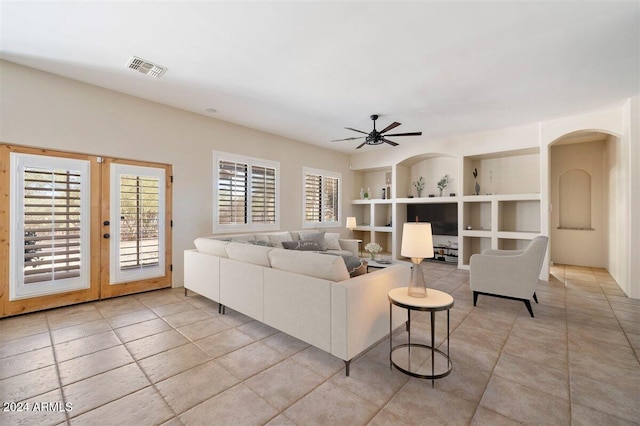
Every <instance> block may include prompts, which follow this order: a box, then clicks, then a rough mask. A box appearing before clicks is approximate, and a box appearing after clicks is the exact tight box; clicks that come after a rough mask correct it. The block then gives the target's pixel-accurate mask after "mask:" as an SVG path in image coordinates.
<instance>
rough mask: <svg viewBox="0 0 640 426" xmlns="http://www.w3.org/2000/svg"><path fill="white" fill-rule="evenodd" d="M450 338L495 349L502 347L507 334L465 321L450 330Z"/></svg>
mask: <svg viewBox="0 0 640 426" xmlns="http://www.w3.org/2000/svg"><path fill="white" fill-rule="evenodd" d="M451 339H457V340H462V341H465V342H468V343H471V344H473V345H475V346H479V347H482V348H486V349H490V350H494V351H495V350H500V349H502V347H503V346H504V344H505V341H506V340H507V334H505V333H504V332H498V333H494V332H493V331H492V330H489V329H486V328H483V327H479V326H477V325H476V324H474V323H471V322H468V321H465V322H463V323H462V324H460V325H459V326H458V327H456V329H455V330H453V331H452V332H451Z"/></svg>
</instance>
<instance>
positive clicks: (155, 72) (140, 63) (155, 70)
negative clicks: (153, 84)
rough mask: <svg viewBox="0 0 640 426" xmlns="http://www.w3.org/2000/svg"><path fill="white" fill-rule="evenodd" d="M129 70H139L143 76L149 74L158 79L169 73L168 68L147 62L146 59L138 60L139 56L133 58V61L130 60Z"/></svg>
mask: <svg viewBox="0 0 640 426" xmlns="http://www.w3.org/2000/svg"><path fill="white" fill-rule="evenodd" d="M127 68H131V69H132V70H138V71H140V72H141V73H142V74H147V75H150V76H152V77H156V78H159V77H160V76H161V75H162V74H164V73H165V71H167V68H165V67H163V66H160V65H156V64H154V63H152V62H149V61H145V60H144V59H142V58H138V57H137V56H132V57H131V59H129V62H128V63H127Z"/></svg>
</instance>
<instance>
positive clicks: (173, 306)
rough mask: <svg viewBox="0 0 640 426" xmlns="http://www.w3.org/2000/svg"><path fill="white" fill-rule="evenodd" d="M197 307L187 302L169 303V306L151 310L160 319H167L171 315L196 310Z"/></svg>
mask: <svg viewBox="0 0 640 426" xmlns="http://www.w3.org/2000/svg"><path fill="white" fill-rule="evenodd" d="M196 309H198V308H196V307H195V306H193V305H192V304H190V303H187V302H177V303H169V304H168V305H160V306H156V307H153V308H151V310H152V311H153V312H155V313H156V315H158V316H159V317H166V316H169V315H175V314H179V313H181V312H186V311H193V310H196Z"/></svg>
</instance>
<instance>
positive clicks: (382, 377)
mask: <svg viewBox="0 0 640 426" xmlns="http://www.w3.org/2000/svg"><path fill="white" fill-rule="evenodd" d="M408 380H409V376H407V375H406V374H403V373H401V372H400V371H398V370H397V369H395V368H394V369H393V370H391V369H390V368H389V367H387V366H384V365H382V364H379V363H377V362H375V361H372V360H371V359H370V358H366V357H360V358H358V359H356V360H355V361H353V362H352V363H351V367H350V372H349V376H348V377H347V376H346V375H344V374H336V375H334V376H333V377H332V378H331V379H330V380H329V383H332V384H334V385H336V386H339V387H342V388H344V389H346V390H348V391H349V392H351V393H353V394H356V395H358V396H359V397H360V398H363V399H366V400H367V401H369V402H371V403H372V404H374V405H375V406H376V407H378V408H382V407H383V406H384V405H385V404H386V403H387V402H388V401H389V400H390V399H391V398H392V397H393V395H395V393H396V392H398V390H400V388H401V387H402V386H404V384H405V383H407V381H408Z"/></svg>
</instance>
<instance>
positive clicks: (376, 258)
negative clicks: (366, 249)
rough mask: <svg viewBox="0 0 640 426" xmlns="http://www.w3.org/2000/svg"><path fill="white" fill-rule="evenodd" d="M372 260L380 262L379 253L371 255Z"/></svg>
mask: <svg viewBox="0 0 640 426" xmlns="http://www.w3.org/2000/svg"><path fill="white" fill-rule="evenodd" d="M371 260H373V261H374V262H375V261H377V260H378V253H371Z"/></svg>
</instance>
